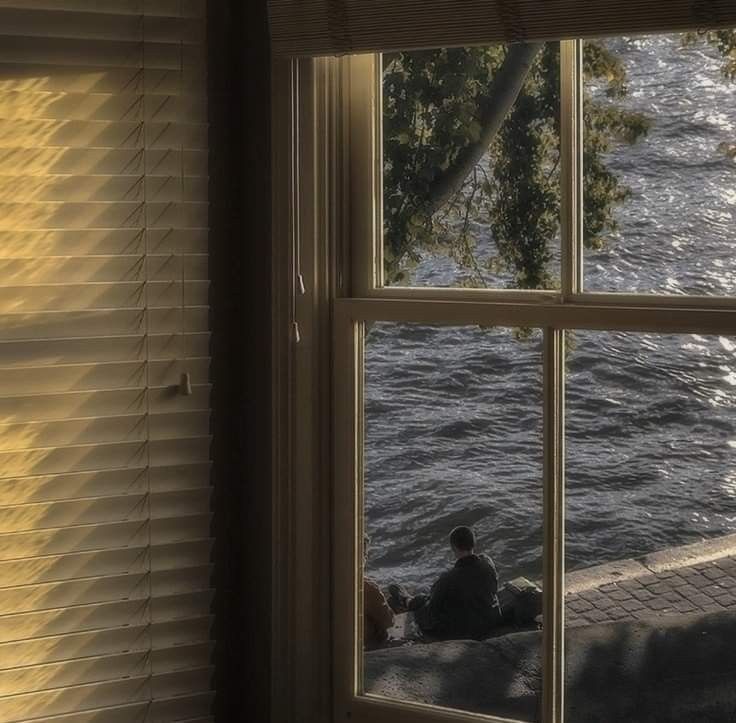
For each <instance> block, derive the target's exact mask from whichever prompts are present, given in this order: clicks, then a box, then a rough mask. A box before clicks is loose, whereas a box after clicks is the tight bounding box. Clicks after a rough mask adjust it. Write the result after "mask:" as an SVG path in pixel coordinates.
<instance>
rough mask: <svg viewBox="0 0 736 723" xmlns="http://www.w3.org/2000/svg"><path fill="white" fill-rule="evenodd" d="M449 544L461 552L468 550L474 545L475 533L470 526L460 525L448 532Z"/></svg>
mask: <svg viewBox="0 0 736 723" xmlns="http://www.w3.org/2000/svg"><path fill="white" fill-rule="evenodd" d="M450 544H451V545H452V546H453V547H454V548H455V549H457V550H461V551H462V552H470V551H471V550H472V549H473V548H474V547H475V535H474V534H473V530H471V529H470V527H465V525H461V526H460V527H456V528H455V529H454V530H453V531H452V532H451V533H450Z"/></svg>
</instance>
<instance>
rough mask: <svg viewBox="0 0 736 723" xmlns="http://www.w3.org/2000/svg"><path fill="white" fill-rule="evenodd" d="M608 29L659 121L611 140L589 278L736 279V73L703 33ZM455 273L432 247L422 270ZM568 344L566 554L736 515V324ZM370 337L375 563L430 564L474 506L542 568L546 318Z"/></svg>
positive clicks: (701, 289)
mask: <svg viewBox="0 0 736 723" xmlns="http://www.w3.org/2000/svg"><path fill="white" fill-rule="evenodd" d="M611 46H612V49H614V50H615V51H616V52H618V53H620V54H621V56H622V57H623V59H624V62H625V63H626V66H627V70H628V74H629V87H630V95H629V97H628V98H627V99H626V101H625V103H626V105H627V106H628V107H630V108H632V109H637V110H641V111H643V112H645V113H646V114H647V115H649V116H650V117H652V119H653V121H654V123H653V127H652V129H651V131H650V133H649V136H648V137H647V139H646V140H644V141H643V142H641V143H639V144H638V145H637V146H635V147H633V148H632V147H628V146H621V147H619V148H617V149H616V150H615V152H614V153H613V154H612V156H611V158H610V163H611V166H612V167H613V168H614V169H615V170H616V172H617V173H618V174H620V176H621V177H622V179H623V181H624V182H625V183H626V184H627V185H629V186H630V187H631V189H632V191H633V196H632V198H631V199H629V200H628V201H627V203H626V204H625V205H624V206H623V207H622V208H621V209H620V210H619V212H618V218H619V223H620V228H619V231H618V233H617V234H615V235H614V236H613V237H612V238H611V239H610V241H609V243H608V245H607V246H606V248H605V249H604V250H603V251H599V252H595V253H587V254H586V266H585V271H586V275H585V286H586V288H587V289H589V290H617V291H624V290H636V291H639V292H650V291H654V292H663V291H665V292H667V293H674V294H679V293H698V294H705V295H723V294H736V273H735V270H736V269H735V266H736V254H734V253H733V250H732V238H733V235H734V228H735V227H736V224H734V220H735V219H734V214H735V212H736V163H734V161H733V160H732V159H729V158H728V157H727V156H726V155H725V154H724V153H723V151H722V150H719V146H720V145H721V144H724V143H726V144H736V83H729V82H728V81H725V80H723V79H722V78H721V76H720V72H719V69H720V63H721V61H720V58H719V56H718V55H717V54H716V53H715V51H713V50H712V49H709V48H706V47H704V46H703V45H702V44H699V45H697V46H696V47H687V48H683V47H682V45H681V43H680V40H679V38H677V37H659V38H645V39H630V40H619V41H615V42H612V43H611ZM593 91H594V92H596V89H593ZM484 233H485V232H484V230H483V229H479V234H480V243H481V246H482V245H483V244H484V243H485V244H488V239H487V236H486V237H485V238H484V236H483V234H484ZM456 272H457V270H456V269H454V268H453V265H452V263H451V262H448V261H447V260H443V259H433V258H429V259H426V260H425V261H424V262H423V263H422V264H421V265H420V267H419V268H418V269H417V272H416V274H417V279H416V281H417V283H433V284H436V285H448V284H451V283H452V280H453V278H454V277H455V274H456ZM734 331H735V333H736V329H735V330H734ZM570 346H571V349H570V352H569V355H568V379H567V384H568V393H567V403H568V408H567V412H568V419H567V435H568V437H567V439H568V457H567V462H568V467H567V479H568V490H567V554H568V567H569V568H577V567H585V566H588V565H592V564H596V563H598V562H602V561H606V560H613V559H618V558H621V557H627V556H631V555H638V554H642V553H645V552H649V551H652V550H655V549H660V548H663V547H667V546H670V545H676V544H683V543H686V542H691V541H695V540H699V539H703V538H705V537H713V536H717V535H721V534H725V533H727V532H733V531H736V414H735V405H736V339H734V338H724V337H702V336H697V335H678V336H665V335H651V334H630V333H626V334H624V333H598V332H577V333H575V335H574V338H573V339H571V344H570ZM366 354H367V358H366V400H367V401H366V404H367V406H366V435H367V438H366V517H367V528H368V531H369V533H370V534H371V537H372V544H371V553H370V558H369V569H370V572H371V574H372V575H374V576H375V577H377V578H378V579H379V580H381V581H382V582H388V581H391V580H400V581H403V582H406V583H408V584H410V585H421V584H425V583H427V582H430V581H431V580H432V579H433V578H434V577H435V576H436V574H437V573H438V572H439V571H440V570H441V569H443V568H444V567H446V566H447V565H448V564H449V562H450V559H449V554H448V550H447V543H446V538H447V534H448V532H449V530H450V529H451V528H452V527H453V526H455V525H457V524H462V523H466V524H472V525H474V526H475V528H476V531H477V532H478V534H479V538H480V541H481V545H482V546H483V547H484V548H485V549H486V550H488V551H489V552H490V553H491V554H492V555H493V557H494V559H495V560H496V563H497V565H498V567H499V569H500V572H501V575H502V576H504V577H508V576H512V575H516V574H525V575H528V576H531V577H538V576H539V575H540V574H541V529H542V518H541V501H542V496H541V475H542V445H541V419H542V417H541V347H540V337H539V334H538V333H536V334H535V333H532V335H531V336H530V337H529V338H523V339H518V338H516V336H515V335H514V334H513V333H512V332H510V331H507V330H498V329H496V330H489V329H478V328H469V327H466V328H456V327H453V328H441V327H420V326H412V325H395V324H385V323H382V324H376V325H375V326H374V327H373V328H372V329H371V331H370V333H369V337H368V341H367V352H366Z"/></svg>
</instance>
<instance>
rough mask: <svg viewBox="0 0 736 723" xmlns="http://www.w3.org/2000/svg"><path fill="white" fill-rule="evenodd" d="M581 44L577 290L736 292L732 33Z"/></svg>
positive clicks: (735, 35)
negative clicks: (581, 244) (581, 258)
mask: <svg viewBox="0 0 736 723" xmlns="http://www.w3.org/2000/svg"><path fill="white" fill-rule="evenodd" d="M584 47H585V53H584V57H585V143H584V150H585V162H584V186H585V188H584V216H585V219H584V220H585V244H586V251H585V279H584V288H585V289H586V290H587V291H621V292H637V293H656V294H676V295H679V294H697V295H706V296H720V295H727V294H728V295H734V294H736V273H735V272H736V254H734V228H736V223H735V222H736V162H735V161H736V63H735V62H734V57H736V32H735V31H730V30H728V31H722V32H719V33H704V34H703V33H699V34H671V35H650V36H641V37H626V38H613V39H606V40H596V41H591V42H586V43H585V46H584Z"/></svg>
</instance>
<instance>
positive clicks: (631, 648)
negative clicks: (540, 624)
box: [365, 535, 736, 723]
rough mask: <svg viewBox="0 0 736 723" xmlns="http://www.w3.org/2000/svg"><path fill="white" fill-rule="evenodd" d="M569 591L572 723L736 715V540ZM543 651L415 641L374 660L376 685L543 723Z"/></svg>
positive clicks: (651, 558)
mask: <svg viewBox="0 0 736 723" xmlns="http://www.w3.org/2000/svg"><path fill="white" fill-rule="evenodd" d="M566 584H567V594H566V598H565V603H566V604H565V612H566V641H565V644H566V655H565V662H566V699H567V716H566V717H567V720H568V721H574V722H578V721H579V723H596V722H599V723H613V722H614V721H624V720H625V721H627V722H628V721H632V722H633V721H641V723H645V722H654V721H657V722H663V723H664V722H665V721H666V722H668V723H669V722H678V721H682V722H683V723H684V722H685V721H688V723H690V722H691V721H694V720H699V721H709V722H711V723H720V721H723V722H724V723H725V722H726V721H729V722H730V721H733V720H734V719H736V685H734V681H736V535H728V536H726V537H721V538H718V539H715V540H710V541H706V542H703V543H697V544H694V545H685V546H682V547H676V548H670V549H667V550H663V551H660V552H657V553H653V554H651V555H646V556H643V557H640V558H632V559H626V560H620V561H617V562H613V563H607V564H605V565H598V566H596V567H592V568H588V569H585V570H578V571H575V572H571V573H569V574H568V575H567V576H566ZM401 629H404V630H405V629H406V625H405V624H404V626H403V628H402V624H401V623H399V625H398V626H397V630H401ZM397 642H398V641H395V642H394V644H396V643H397ZM540 652H541V633H540V632H539V631H531V632H514V633H511V634H507V635H502V636H499V637H494V638H491V639H489V640H486V641H481V642H477V641H447V642H440V643H426V644H416V643H414V644H404V645H400V646H399V647H392V648H386V649H383V650H378V651H373V652H370V653H367V654H366V668H365V669H366V688H367V690H369V691H370V692H372V693H376V694H379V695H383V696H387V697H389V698H398V699H402V700H409V701H414V702H421V703H427V704H431V705H439V706H443V707H449V708H458V709H461V710H469V711H475V712H480V713H489V714H491V713H492V714H494V715H499V716H502V717H508V718H515V719H519V720H537V719H538V705H539V700H540V697H539V696H540V681H541V663H540Z"/></svg>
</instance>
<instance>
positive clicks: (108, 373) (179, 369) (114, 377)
mask: <svg viewBox="0 0 736 723" xmlns="http://www.w3.org/2000/svg"><path fill="white" fill-rule="evenodd" d="M184 371H188V372H189V373H190V375H191V381H192V383H193V384H206V383H207V381H208V373H209V361H208V359H207V358H204V359H202V358H200V359H196V358H191V359H187V361H186V363H182V361H181V360H171V361H168V360H167V361H153V362H148V363H146V362H145V361H134V362H101V363H98V364H79V365H77V364H69V365H55V366H53V367H51V368H50V369H49V368H48V367H26V368H19V369H9V370H7V371H5V372H4V373H3V374H2V375H0V397H2V396H20V395H23V394H40V393H43V394H48V393H53V392H72V391H86V390H113V389H126V388H130V387H142V386H144V385H145V381H146V379H147V380H148V383H149V385H151V386H161V387H163V386H178V385H179V382H180V380H181V374H182V373H183V372H184ZM128 416H130V415H128ZM90 419H91V420H94V419H95V418H94V417H92V418H90ZM79 421H80V422H81V421H82V420H79ZM0 437H2V435H1V434H0ZM3 443H4V442H3V441H2V440H1V439H0V445H2V444H3Z"/></svg>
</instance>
